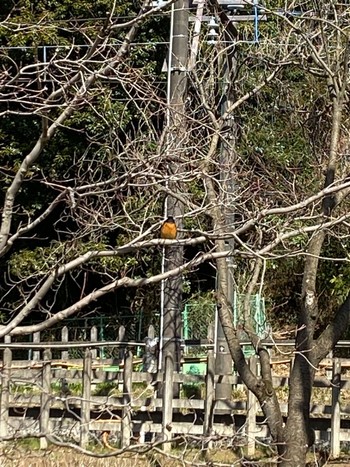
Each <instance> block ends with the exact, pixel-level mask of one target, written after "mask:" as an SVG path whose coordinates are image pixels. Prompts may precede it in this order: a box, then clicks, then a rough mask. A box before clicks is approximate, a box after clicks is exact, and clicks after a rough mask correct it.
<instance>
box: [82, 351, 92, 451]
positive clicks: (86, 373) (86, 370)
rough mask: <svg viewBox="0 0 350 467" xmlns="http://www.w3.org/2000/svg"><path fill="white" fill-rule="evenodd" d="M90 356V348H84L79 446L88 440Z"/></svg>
mask: <svg viewBox="0 0 350 467" xmlns="http://www.w3.org/2000/svg"><path fill="white" fill-rule="evenodd" d="M91 378H92V357H91V350H90V349H86V350H85V354H84V364H83V397H82V401H81V409H80V447H82V448H85V447H86V445H87V444H88V442H89V434H90V430H89V425H90V402H91V401H90V400H91Z"/></svg>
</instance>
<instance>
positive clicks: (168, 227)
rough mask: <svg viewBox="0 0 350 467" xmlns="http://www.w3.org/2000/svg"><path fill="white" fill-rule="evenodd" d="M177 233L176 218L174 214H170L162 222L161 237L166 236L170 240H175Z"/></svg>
mask: <svg viewBox="0 0 350 467" xmlns="http://www.w3.org/2000/svg"><path fill="white" fill-rule="evenodd" d="M176 235H177V227H176V223H175V220H174V218H173V217H172V216H169V217H168V218H167V219H166V220H165V221H164V222H163V224H162V227H161V228H160V238H166V239H168V240H175V238H176Z"/></svg>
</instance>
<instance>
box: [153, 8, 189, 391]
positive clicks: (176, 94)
mask: <svg viewBox="0 0 350 467" xmlns="http://www.w3.org/2000/svg"><path fill="white" fill-rule="evenodd" d="M188 7H189V1H188V0H178V1H176V2H175V3H174V4H173V5H172V10H171V25H170V46H169V60H168V90H167V93H168V96H167V100H168V122H167V123H168V138H167V167H168V173H167V175H168V177H169V182H168V189H169V190H170V191H172V192H174V193H176V192H181V191H182V190H181V181H180V180H176V174H177V173H178V164H179V162H178V161H179V160H181V157H180V156H181V154H182V153H183V151H184V147H185V141H186V128H185V122H184V117H183V115H184V113H185V112H184V110H185V100H186V91H187V61H188ZM165 211H166V212H165V216H166V217H167V216H173V217H174V219H175V221H176V224H177V227H178V229H181V228H182V218H183V214H184V206H183V204H182V203H181V202H180V201H179V200H177V199H176V198H175V197H173V196H171V195H168V197H167V200H166V209H165ZM163 264H164V268H163V269H164V271H168V270H170V269H174V268H176V267H179V266H181V265H182V264H183V247H180V246H178V245H174V246H169V247H166V248H165V250H164V263H163ZM161 314H162V315H161V322H162V326H161V328H162V329H161V346H160V347H161V362H160V363H161V365H162V368H163V369H164V362H165V358H166V356H167V355H170V356H171V357H172V359H173V362H174V370H175V371H179V370H180V362H181V329H182V277H181V275H178V276H177V277H173V278H169V279H167V280H165V281H164V282H163V284H162V310H161ZM174 395H176V391H175V393H174Z"/></svg>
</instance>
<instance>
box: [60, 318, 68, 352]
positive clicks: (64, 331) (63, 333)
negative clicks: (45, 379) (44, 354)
mask: <svg viewBox="0 0 350 467" xmlns="http://www.w3.org/2000/svg"><path fill="white" fill-rule="evenodd" d="M61 340H62V344H66V343H68V327H67V326H63V328H62V331H61ZM68 358H69V352H68V347H67V350H62V353H61V359H62V360H68Z"/></svg>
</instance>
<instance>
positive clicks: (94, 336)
mask: <svg viewBox="0 0 350 467" xmlns="http://www.w3.org/2000/svg"><path fill="white" fill-rule="evenodd" d="M97 336H98V330H97V327H96V326H92V328H91V329H90V341H91V342H97ZM91 355H92V358H93V359H96V358H97V347H93V348H92V349H91Z"/></svg>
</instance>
